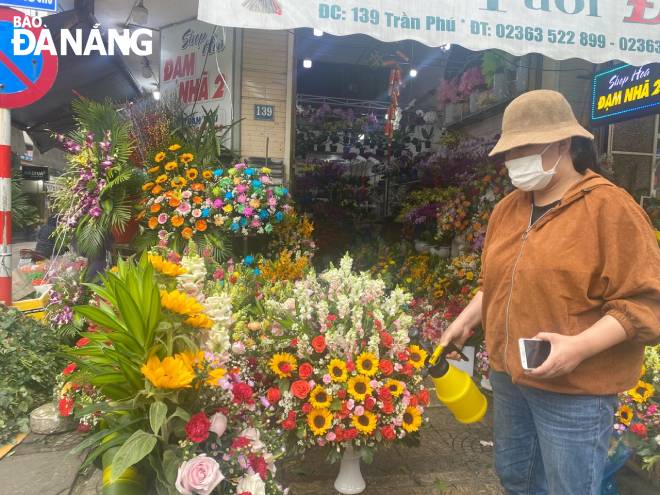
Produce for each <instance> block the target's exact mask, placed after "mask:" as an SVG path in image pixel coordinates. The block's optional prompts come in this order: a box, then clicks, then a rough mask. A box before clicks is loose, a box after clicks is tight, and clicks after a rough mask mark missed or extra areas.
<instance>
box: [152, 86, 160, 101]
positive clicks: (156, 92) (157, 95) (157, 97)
mask: <svg viewBox="0 0 660 495" xmlns="http://www.w3.org/2000/svg"><path fill="white" fill-rule="evenodd" d="M151 95H152V96H153V97H154V100H156V101H158V100H160V91H159V90H157V89H155V90H154V92H153V93H151Z"/></svg>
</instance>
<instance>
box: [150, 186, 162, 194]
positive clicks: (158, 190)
mask: <svg viewBox="0 0 660 495" xmlns="http://www.w3.org/2000/svg"><path fill="white" fill-rule="evenodd" d="M162 192H163V186H159V185H158V184H157V185H155V186H154V188H153V189H152V190H151V194H153V195H154V196H158V195H159V194H160V193H162Z"/></svg>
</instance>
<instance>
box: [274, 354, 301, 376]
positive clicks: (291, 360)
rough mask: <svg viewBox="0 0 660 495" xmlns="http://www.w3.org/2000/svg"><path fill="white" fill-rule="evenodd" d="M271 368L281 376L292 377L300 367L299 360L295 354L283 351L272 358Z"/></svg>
mask: <svg viewBox="0 0 660 495" xmlns="http://www.w3.org/2000/svg"><path fill="white" fill-rule="evenodd" d="M269 365H270V369H271V370H272V371H273V373H275V374H276V375H277V376H278V377H280V378H288V377H290V376H291V375H292V374H293V372H294V371H296V370H297V369H298V361H297V360H296V358H295V356H294V355H293V354H289V353H288V352H281V353H278V354H275V355H274V356H273V358H272V359H271V360H270V363H269Z"/></svg>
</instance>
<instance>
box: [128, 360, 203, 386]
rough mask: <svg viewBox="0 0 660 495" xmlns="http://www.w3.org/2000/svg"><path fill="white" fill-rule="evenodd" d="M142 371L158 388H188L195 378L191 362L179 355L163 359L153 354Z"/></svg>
mask: <svg viewBox="0 0 660 495" xmlns="http://www.w3.org/2000/svg"><path fill="white" fill-rule="evenodd" d="M140 371H141V372H142V374H143V375H144V376H145V378H146V379H147V380H149V381H150V382H151V384H152V385H153V386H154V387H157V388H167V389H177V388H188V387H190V384H191V383H192V381H193V379H194V378H195V373H194V372H193V370H192V367H191V366H190V364H189V363H188V362H186V360H185V359H183V358H181V356H179V355H177V356H174V357H171V356H168V357H166V358H165V359H163V360H162V361H161V360H160V359H159V358H158V356H151V357H150V358H149V359H148V360H147V362H146V363H145V364H143V365H142V367H141V368H140Z"/></svg>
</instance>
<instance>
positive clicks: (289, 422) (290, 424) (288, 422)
mask: <svg viewBox="0 0 660 495" xmlns="http://www.w3.org/2000/svg"><path fill="white" fill-rule="evenodd" d="M282 428H284V429H285V430H295V429H296V413H295V412H294V411H291V412H290V413H289V416H288V417H287V418H286V419H285V420H284V422H283V423H282Z"/></svg>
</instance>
